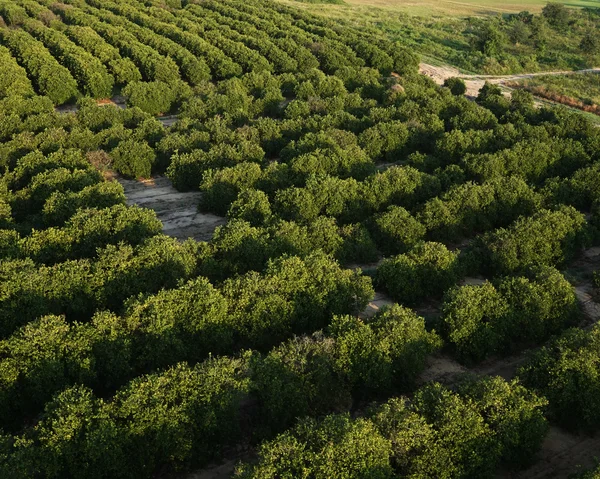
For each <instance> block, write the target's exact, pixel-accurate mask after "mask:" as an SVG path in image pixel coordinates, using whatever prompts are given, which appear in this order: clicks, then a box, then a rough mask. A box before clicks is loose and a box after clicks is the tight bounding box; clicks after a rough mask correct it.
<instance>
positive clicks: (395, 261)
mask: <svg viewBox="0 0 600 479" xmlns="http://www.w3.org/2000/svg"><path fill="white" fill-rule="evenodd" d="M460 276H461V266H460V264H459V255H458V253H457V252H452V251H449V250H448V249H447V248H446V247H445V246H444V245H443V244H441V243H420V244H418V245H416V246H415V247H414V248H413V249H411V250H410V251H409V252H407V253H405V254H401V255H398V256H394V257H391V258H387V259H384V260H383V262H382V263H381V264H380V265H379V267H378V268H377V275H376V278H375V282H376V284H377V285H378V286H379V287H381V288H383V289H384V290H385V291H387V292H388V293H389V294H390V296H391V297H392V298H394V299H395V300H396V301H398V302H400V303H402V304H410V305H416V304H419V303H420V302H421V301H423V300H424V299H427V298H431V299H434V298H437V297H440V296H441V295H442V294H443V293H444V292H445V291H446V290H447V289H448V288H450V287H451V286H452V285H453V284H454V283H456V281H458V279H459V278H460Z"/></svg>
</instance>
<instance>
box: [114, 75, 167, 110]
mask: <svg viewBox="0 0 600 479" xmlns="http://www.w3.org/2000/svg"><path fill="white" fill-rule="evenodd" d="M122 93H123V95H124V96H125V98H127V105H128V106H130V107H138V108H140V109H141V110H143V111H145V112H146V113H150V114H151V115H158V114H161V113H168V112H169V111H170V110H171V107H172V106H173V103H175V100H176V99H177V92H176V90H175V89H174V88H173V87H172V86H171V85H169V84H167V83H164V82H160V81H154V82H148V83H146V82H132V83H129V84H128V85H127V86H126V87H125V88H123V90H122Z"/></svg>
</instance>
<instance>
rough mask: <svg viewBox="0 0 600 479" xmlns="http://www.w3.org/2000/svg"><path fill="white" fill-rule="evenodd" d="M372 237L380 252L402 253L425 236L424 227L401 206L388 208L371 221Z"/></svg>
mask: <svg viewBox="0 0 600 479" xmlns="http://www.w3.org/2000/svg"><path fill="white" fill-rule="evenodd" d="M372 231H373V237H374V239H375V241H376V242H377V244H378V246H379V248H380V249H381V251H383V252H384V253H387V254H398V253H404V252H405V251H406V250H408V249H410V248H411V247H413V246H414V245H415V244H416V243H418V242H419V241H420V240H422V239H423V236H425V226H423V225H422V224H421V223H419V222H418V221H417V220H416V219H415V218H414V217H413V216H412V215H411V214H410V213H409V212H408V211H406V210H405V209H404V208H402V207H401V206H390V207H389V208H388V209H387V211H386V212H385V213H380V214H379V215H376V216H375V217H374V219H373V226H372Z"/></svg>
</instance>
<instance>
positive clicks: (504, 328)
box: [442, 267, 580, 362]
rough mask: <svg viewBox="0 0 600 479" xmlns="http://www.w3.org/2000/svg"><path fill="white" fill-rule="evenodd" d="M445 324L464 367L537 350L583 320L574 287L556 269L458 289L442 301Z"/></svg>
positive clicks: (542, 270)
mask: <svg viewBox="0 0 600 479" xmlns="http://www.w3.org/2000/svg"><path fill="white" fill-rule="evenodd" d="M442 309H443V315H442V324H443V328H442V330H443V332H444V335H445V337H446V338H447V340H448V342H449V343H450V344H451V345H452V346H453V347H454V349H455V351H456V352H457V354H458V356H459V357H460V358H461V359H462V360H463V361H467V362H469V361H479V360H481V359H484V358H485V357H488V356H490V355H493V354H496V353H501V354H502V353H506V352H507V351H511V350H514V349H517V348H521V347H523V346H527V345H529V344H537V343H540V342H541V341H544V340H545V339H547V338H549V337H550V336H552V335H553V334H556V333H558V332H560V331H561V330H562V329H564V328H566V327H567V326H569V325H571V324H574V323H575V322H576V321H577V319H578V318H579V317H580V311H579V305H578V303H577V298H576V296H575V292H574V291H573V287H572V286H571V284H570V283H569V282H568V281H567V280H566V279H565V278H564V277H563V276H562V275H561V274H560V273H559V272H558V271H557V270H555V269H553V268H549V267H546V268H541V269H539V270H537V271H535V272H534V273H532V274H531V275H530V276H529V277H508V278H504V279H501V280H499V281H497V282H495V285H494V284H492V283H489V282H485V283H483V284H482V285H480V286H460V287H456V288H454V289H452V290H450V291H448V293H447V295H446V297H445V298H444V304H443V307H442Z"/></svg>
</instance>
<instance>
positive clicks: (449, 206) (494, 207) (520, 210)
mask: <svg viewBox="0 0 600 479" xmlns="http://www.w3.org/2000/svg"><path fill="white" fill-rule="evenodd" d="M540 202H541V201H540V197H539V196H538V195H537V194H536V193H535V192H534V190H533V189H532V188H531V187H530V186H528V185H527V183H526V182H525V181H524V180H522V179H520V178H517V177H508V178H498V179H495V180H491V181H489V182H486V183H483V184H477V183H472V182H466V183H463V184H460V185H457V186H454V187H452V188H451V189H450V190H449V191H447V192H445V193H444V194H443V195H442V196H440V197H437V198H433V199H431V200H429V201H428V202H427V203H425V205H424V207H423V209H422V211H421V212H420V213H419V215H418V216H417V219H418V220H419V221H420V222H421V223H422V224H423V225H424V226H425V228H427V231H428V234H429V235H430V236H431V237H432V238H434V239H439V240H457V239H459V238H460V237H462V236H466V235H470V234H473V233H474V232H477V231H486V230H489V229H491V228H497V227H499V226H508V225H509V224H510V223H512V222H513V221H514V220H516V219H517V218H519V217H520V216H526V215H529V214H532V213H533V212H534V211H536V209H537V208H539V206H540Z"/></svg>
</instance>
